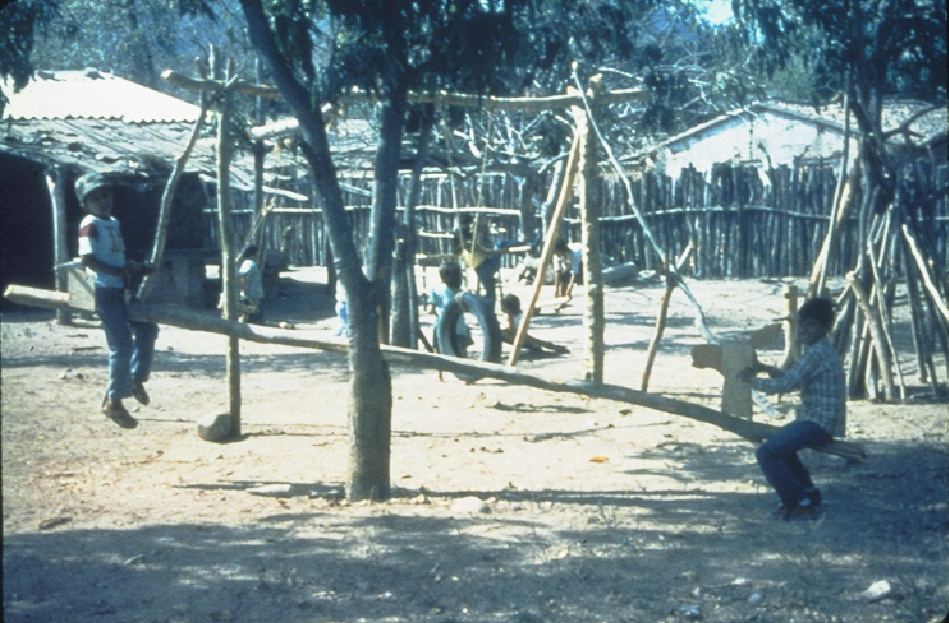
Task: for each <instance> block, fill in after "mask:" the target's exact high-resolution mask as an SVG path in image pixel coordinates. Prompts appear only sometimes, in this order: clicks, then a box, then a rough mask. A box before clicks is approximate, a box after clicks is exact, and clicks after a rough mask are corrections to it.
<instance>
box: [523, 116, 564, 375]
mask: <svg viewBox="0 0 949 623" xmlns="http://www.w3.org/2000/svg"><path fill="white" fill-rule="evenodd" d="M580 149H581V147H580V136H579V134H578V135H577V136H574V137H573V145H572V146H571V148H570V156H569V157H568V158H567V164H566V169H565V172H564V179H563V185H562V186H561V188H560V195H559V198H558V199H557V207H556V208H555V209H554V214H553V216H552V217H551V219H550V227H549V229H548V230H547V238H546V239H545V240H544V249H543V251H541V253H540V265H539V266H538V267H537V276H536V277H535V278H534V292H533V294H532V295H531V300H530V304H529V305H527V307H526V308H525V309H524V314H523V317H522V318H521V324H520V326H519V327H518V328H517V336H516V337H515V338H514V348H513V349H512V350H511V356H510V358H509V359H508V365H509V366H511V367H512V368H513V367H514V366H516V365H517V359H518V357H519V356H520V350H521V346H522V345H523V344H524V339H525V338H526V336H527V327H528V326H530V321H531V316H532V315H533V313H534V306H535V305H537V299H539V298H540V289H541V287H542V286H543V284H544V273H545V272H546V271H547V265H548V264H549V263H550V258H551V256H552V255H553V252H554V240H555V239H556V238H557V232H558V231H559V230H560V222H561V221H562V220H563V213H564V211H565V210H566V206H567V203H568V202H569V201H570V198H571V197H572V196H573V180H574V176H575V175H576V170H577V160H578V159H579V157H580Z"/></svg>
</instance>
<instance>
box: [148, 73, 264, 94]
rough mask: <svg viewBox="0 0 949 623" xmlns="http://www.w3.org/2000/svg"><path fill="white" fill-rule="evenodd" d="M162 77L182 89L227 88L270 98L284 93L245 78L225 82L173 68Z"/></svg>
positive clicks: (234, 91) (214, 89) (210, 89)
mask: <svg viewBox="0 0 949 623" xmlns="http://www.w3.org/2000/svg"><path fill="white" fill-rule="evenodd" d="M161 77H162V79H164V80H167V81H168V82H170V83H172V84H173V85H175V86H178V87H181V88H182V89H187V90H188V91H207V92H216V91H223V90H225V89H227V90H228V91H229V92H232V93H241V94H243V95H254V96H257V97H266V98H268V99H278V98H281V97H283V95H282V94H281V93H280V89H278V88H276V87H268V86H258V85H256V84H251V83H250V82H245V81H244V80H234V81H232V82H223V81H221V80H213V79H211V80H209V79H199V78H189V77H187V76H184V75H182V74H179V73H178V72H176V71H172V70H171V69H166V70H165V71H163V72H161Z"/></svg>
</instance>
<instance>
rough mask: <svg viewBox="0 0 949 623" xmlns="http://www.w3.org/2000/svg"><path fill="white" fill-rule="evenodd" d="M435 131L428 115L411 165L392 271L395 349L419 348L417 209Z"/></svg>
mask: <svg viewBox="0 0 949 623" xmlns="http://www.w3.org/2000/svg"><path fill="white" fill-rule="evenodd" d="M431 129H432V120H431V115H428V114H426V115H425V116H424V119H423V121H422V123H421V127H420V128H419V136H418V147H417V149H416V152H415V162H414V163H413V165H412V179H411V182H410V186H409V196H408V199H407V200H406V202H405V206H404V208H403V209H404V212H403V213H402V216H403V218H402V224H401V226H400V227H399V235H398V237H397V240H396V246H395V263H394V264H393V267H392V331H391V341H390V343H391V344H392V345H393V346H401V347H403V348H411V349H414V348H415V347H416V345H417V344H418V340H417V338H416V336H417V335H418V314H417V310H418V301H417V296H416V292H415V253H416V250H417V248H418V244H417V235H416V231H415V206H416V205H418V200H419V196H420V195H421V182H422V169H423V168H424V166H425V159H426V158H427V157H428V143H429V140H428V138H429V137H428V135H429V133H430V132H431Z"/></svg>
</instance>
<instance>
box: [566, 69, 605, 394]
mask: <svg viewBox="0 0 949 623" xmlns="http://www.w3.org/2000/svg"><path fill="white" fill-rule="evenodd" d="M590 84H591V89H590V91H589V93H588V99H587V102H588V104H589V111H588V110H587V109H584V108H582V107H579V106H576V107H574V108H573V109H572V110H571V113H572V115H573V119H574V122H575V123H576V125H577V136H578V140H579V142H580V153H579V156H578V160H577V170H578V172H579V174H580V180H579V181H580V192H579V198H580V214H581V219H582V222H583V284H584V286H585V288H584V289H585V290H586V305H585V306H584V314H583V328H584V334H585V335H584V337H585V340H586V348H585V352H584V359H583V363H584V369H585V372H584V377H585V378H586V380H587V381H590V382H592V383H593V384H595V385H599V384H600V383H602V382H603V269H602V265H601V260H600V201H599V191H600V183H599V168H598V167H597V158H596V148H597V145H598V144H599V143H598V141H597V137H596V133H595V132H594V131H593V128H592V127H591V126H592V125H593V122H594V119H591V118H588V117H587V114H588V113H589V114H590V115H593V114H594V112H595V111H596V99H597V94H598V91H599V86H600V84H601V82H600V80H599V78H598V77H596V76H595V77H594V78H593V79H591V80H590Z"/></svg>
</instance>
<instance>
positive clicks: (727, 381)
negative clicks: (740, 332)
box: [721, 340, 755, 420]
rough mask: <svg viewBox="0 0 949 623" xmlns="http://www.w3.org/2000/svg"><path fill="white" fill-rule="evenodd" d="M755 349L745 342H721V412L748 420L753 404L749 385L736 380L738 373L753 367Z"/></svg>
mask: <svg viewBox="0 0 949 623" xmlns="http://www.w3.org/2000/svg"><path fill="white" fill-rule="evenodd" d="M754 360H755V349H754V348H752V347H751V343H750V342H748V341H746V340H729V341H726V342H722V369H721V372H722V411H723V412H725V413H730V414H731V415H734V416H736V417H740V418H745V419H748V420H750V419H751V416H752V409H753V406H754V402H753V401H752V399H751V384H750V383H746V382H744V381H741V380H739V379H738V373H739V372H741V371H742V370H744V369H746V368H751V367H752V366H753V365H754Z"/></svg>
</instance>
